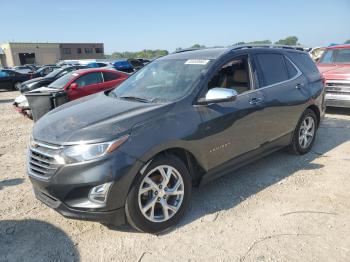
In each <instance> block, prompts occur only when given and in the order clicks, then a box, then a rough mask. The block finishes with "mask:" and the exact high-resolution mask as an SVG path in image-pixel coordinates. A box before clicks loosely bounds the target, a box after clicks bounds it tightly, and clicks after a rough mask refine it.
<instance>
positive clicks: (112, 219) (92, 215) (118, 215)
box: [34, 189, 126, 225]
mask: <svg viewBox="0 0 350 262" xmlns="http://www.w3.org/2000/svg"><path fill="white" fill-rule="evenodd" d="M34 193H35V197H36V198H37V199H38V200H40V201H41V202H43V203H44V204H45V205H47V206H48V207H50V208H52V209H54V210H55V211H57V212H58V213H60V214H61V215H63V216H64V217H66V218H72V219H79V220H87V221H97V222H101V223H105V224H113V225H123V224H125V222H126V219H125V211H124V208H118V209H116V210H111V211H84V210H76V209H72V208H70V207H68V206H67V205H65V204H64V203H62V202H61V201H60V200H58V199H55V198H54V197H52V196H49V195H47V194H45V193H43V192H40V191H38V190H37V189H34Z"/></svg>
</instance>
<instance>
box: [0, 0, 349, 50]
mask: <svg viewBox="0 0 350 262" xmlns="http://www.w3.org/2000/svg"><path fill="white" fill-rule="evenodd" d="M0 10H1V16H0V19H1V26H0V28H1V29H0V42H8V41H16V42H102V43H104V44H105V53H106V54H109V53H112V52H113V51H138V50H142V49H167V50H169V51H173V50H175V49H176V48H177V47H189V46H191V45H193V44H196V43H199V44H202V45H206V46H226V45H231V44H233V43H236V42H239V41H253V40H264V39H269V40H271V41H277V40H279V39H281V38H284V37H287V36H290V35H295V36H297V37H298V38H299V42H300V43H301V44H304V45H307V46H323V45H328V44H330V43H343V42H344V41H345V40H347V39H350V0H329V1H326V0H324V1H322V0H318V1H316V0H289V1H278V0H263V1H259V0H236V1H235V0H215V1H214V0H213V1H209V0H207V1H205V0H175V1H164V0H163V1H161V0H147V1H146V0H144V1H142V0H133V1H116V0H99V1H92V0H75V1H73V0H59V1H54V0H51V1H49V0H46V1H42V0H30V1H24V0H11V1H2V3H1V4H0Z"/></svg>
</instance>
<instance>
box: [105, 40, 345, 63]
mask: <svg viewBox="0 0 350 262" xmlns="http://www.w3.org/2000/svg"><path fill="white" fill-rule="evenodd" d="M298 40H299V39H298V37H296V36H288V37H286V38H283V39H280V40H278V41H276V42H275V43H274V44H276V45H291V46H295V45H301V44H300V43H299V42H298ZM244 44H251V45H253V44H261V45H271V44H273V42H272V41H271V40H256V41H252V42H243V41H241V42H236V43H234V44H233V45H244ZM344 44H350V39H348V40H346V41H345V42H344ZM216 47H223V46H216ZM188 48H196V49H197V48H206V46H205V45H200V44H194V45H192V46H190V47H187V48H182V47H178V48H176V50H175V51H181V50H183V49H188ZM168 54H169V51H168V50H163V49H156V50H151V49H144V50H142V51H139V52H128V51H126V52H114V53H112V54H111V55H106V58H107V59H120V58H122V59H123V58H155V57H160V56H165V55H168Z"/></svg>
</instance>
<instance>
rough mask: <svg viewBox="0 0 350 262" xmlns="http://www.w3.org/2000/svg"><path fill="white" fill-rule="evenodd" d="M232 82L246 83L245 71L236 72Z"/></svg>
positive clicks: (246, 75)
mask: <svg viewBox="0 0 350 262" xmlns="http://www.w3.org/2000/svg"><path fill="white" fill-rule="evenodd" d="M233 81H235V82H238V83H247V82H248V74H247V71H246V70H236V71H235V72H234V74H233Z"/></svg>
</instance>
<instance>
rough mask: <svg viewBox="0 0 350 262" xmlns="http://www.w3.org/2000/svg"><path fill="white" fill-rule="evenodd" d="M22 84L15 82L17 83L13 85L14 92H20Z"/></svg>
mask: <svg viewBox="0 0 350 262" xmlns="http://www.w3.org/2000/svg"><path fill="white" fill-rule="evenodd" d="M21 84H22V83H21V82H15V83H14V84H13V87H12V90H14V91H19V90H20V86H21Z"/></svg>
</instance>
